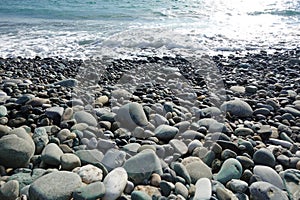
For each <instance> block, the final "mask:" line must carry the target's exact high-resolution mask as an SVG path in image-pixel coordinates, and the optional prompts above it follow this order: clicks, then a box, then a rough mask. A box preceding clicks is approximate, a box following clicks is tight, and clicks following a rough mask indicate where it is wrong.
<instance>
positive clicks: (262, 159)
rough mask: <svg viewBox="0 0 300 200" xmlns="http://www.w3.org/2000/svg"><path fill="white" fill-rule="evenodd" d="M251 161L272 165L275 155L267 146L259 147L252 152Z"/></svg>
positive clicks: (274, 161)
mask: <svg viewBox="0 0 300 200" xmlns="http://www.w3.org/2000/svg"><path fill="white" fill-rule="evenodd" d="M253 161H254V163H255V164H256V165H266V166H270V167H274V166H275V164H276V159H275V156H274V155H273V154H272V152H271V151H270V150H269V149H267V148H261V149H259V150H257V151H256V152H255V153H254V154H253Z"/></svg>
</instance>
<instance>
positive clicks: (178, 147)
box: [169, 139, 188, 155]
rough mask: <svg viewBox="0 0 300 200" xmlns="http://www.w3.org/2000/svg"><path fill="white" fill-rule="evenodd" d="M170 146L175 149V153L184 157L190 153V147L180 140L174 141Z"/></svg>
mask: <svg viewBox="0 0 300 200" xmlns="http://www.w3.org/2000/svg"><path fill="white" fill-rule="evenodd" d="M169 144H170V145H171V146H172V147H173V149H174V152H175V153H179V154H180V155H184V154H186V153H187V152H188V147H187V146H186V144H185V143H184V142H182V141H181V140H178V139H172V140H171V141H170V142H169Z"/></svg>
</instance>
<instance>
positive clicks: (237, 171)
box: [214, 158, 243, 184]
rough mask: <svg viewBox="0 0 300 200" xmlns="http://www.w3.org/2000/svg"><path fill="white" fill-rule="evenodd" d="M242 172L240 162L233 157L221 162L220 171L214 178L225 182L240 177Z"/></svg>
mask: <svg viewBox="0 0 300 200" xmlns="http://www.w3.org/2000/svg"><path fill="white" fill-rule="evenodd" d="M242 173H243V168H242V165H241V163H240V162H239V161H238V160H236V159H234V158H229V159H227V160H225V162H224V163H223V164H222V167H221V169H220V171H219V172H218V174H217V175H216V176H215V178H214V179H215V180H217V181H219V182H221V183H223V184H225V183H227V182H228V181H230V180H231V179H239V178H241V176H242Z"/></svg>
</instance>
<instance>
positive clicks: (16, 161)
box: [0, 128, 35, 168]
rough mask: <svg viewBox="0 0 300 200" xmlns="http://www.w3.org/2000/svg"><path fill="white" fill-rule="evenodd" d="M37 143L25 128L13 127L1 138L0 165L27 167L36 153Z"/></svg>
mask: <svg viewBox="0 0 300 200" xmlns="http://www.w3.org/2000/svg"><path fill="white" fill-rule="evenodd" d="M34 151H35V145H34V142H33V140H32V138H31V137H30V135H29V134H28V133H27V132H26V131H25V129H23V128H17V129H13V130H12V131H10V132H9V135H5V136H3V137H1V138H0V165H2V166H4V167H12V168H19V167H26V165H27V164H28V163H29V161H30V159H31V157H32V156H33V155H34Z"/></svg>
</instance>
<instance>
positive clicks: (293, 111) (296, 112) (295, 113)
mask: <svg viewBox="0 0 300 200" xmlns="http://www.w3.org/2000/svg"><path fill="white" fill-rule="evenodd" d="M282 110H284V111H285V112H287V113H290V114H292V115H293V116H294V117H300V110H297V109H295V108H292V107H288V106H287V107H285V108H282Z"/></svg>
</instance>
